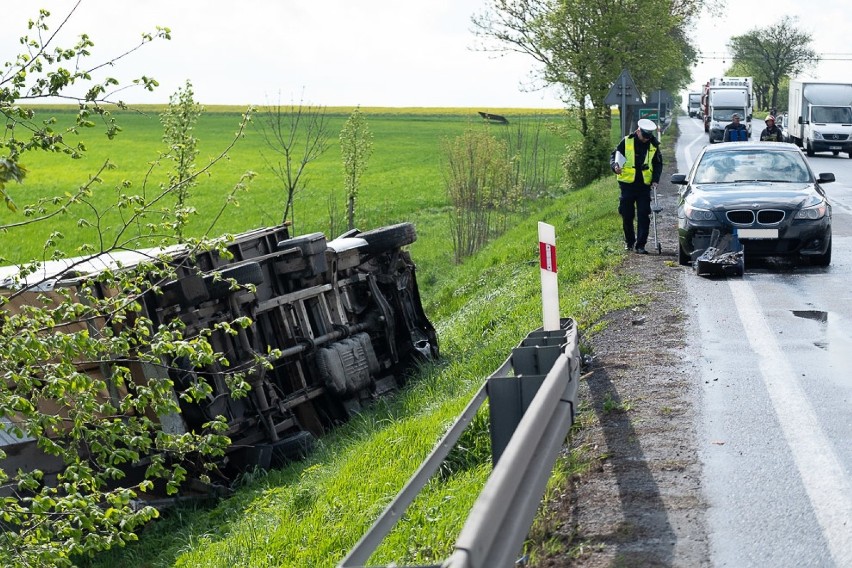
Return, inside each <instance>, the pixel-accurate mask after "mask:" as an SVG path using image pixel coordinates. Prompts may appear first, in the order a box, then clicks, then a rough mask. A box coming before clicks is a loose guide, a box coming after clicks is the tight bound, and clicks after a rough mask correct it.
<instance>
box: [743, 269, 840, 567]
mask: <svg viewBox="0 0 852 568" xmlns="http://www.w3.org/2000/svg"><path fill="white" fill-rule="evenodd" d="M728 283H729V285H730V289H731V293H732V294H733V298H734V303H735V304H736V306H737V312H738V313H739V316H740V320H741V321H742V324H743V328H744V329H745V333H746V337H747V338H748V342H749V343H750V344H751V348H752V349H753V350H754V352H755V353H756V354H757V355H758V358H759V363H760V373H761V376H762V378H763V383H764V385H765V386H766V391H767V393H769V399H770V401H771V402H772V406H773V407H774V408H775V414H776V415H777V416H778V422H779V423H780V425H781V430H782V432H783V433H784V437H785V438H786V439H787V444H788V445H789V447H790V451H791V452H792V454H793V459H794V460H795V462H796V467H797V468H798V469H799V475H800V476H801V478H802V482H803V483H804V486H805V490H806V491H807V493H808V498H809V499H810V501H811V506H812V507H813V510H814V514H815V515H816V518H817V520H818V521H819V524H820V526H821V527H822V532H823V535H824V536H825V539H826V541H827V542H828V547H829V550H830V552H831V556H832V558H834V561H835V563H836V564H837V565H838V566H852V487H850V483H849V480H848V479H847V477H846V475H845V474H844V471H843V467H842V466H841V464H840V461H839V460H838V459H837V456H836V454H835V453H834V451H833V449H832V447H831V445H830V444H829V441H828V439H827V438H826V436H825V434H824V433H823V431H822V429H821V428H820V425H819V422H818V421H817V416H816V413H815V412H814V410H813V408H812V407H811V405H810V404H809V403H808V400H807V398H806V396H805V393H804V392H803V390H802V387H801V385H800V384H799V380H798V378H797V376H796V374H795V373H794V372H793V370H792V369H791V368H790V365H789V363H788V362H787V359H786V358H785V355H784V352H783V351H782V350H781V348H780V347H779V346H778V343H777V342H776V341H775V338H774V336H775V334H774V333H773V332H772V331H771V330H770V328H769V325H768V324H767V322H766V319H765V318H764V317H763V314H762V313H761V312H760V309H759V308H758V300H757V297H756V296H755V293H754V291H753V290H752V287H751V285H750V284H749V282H748V280H739V279H731V280H728ZM756 426H758V425H756Z"/></svg>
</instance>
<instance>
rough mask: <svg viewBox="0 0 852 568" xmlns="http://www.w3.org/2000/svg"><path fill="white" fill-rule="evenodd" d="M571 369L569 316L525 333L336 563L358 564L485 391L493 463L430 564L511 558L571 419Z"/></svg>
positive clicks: (487, 567) (574, 360) (454, 566)
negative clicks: (448, 546) (443, 555)
mask: <svg viewBox="0 0 852 568" xmlns="http://www.w3.org/2000/svg"><path fill="white" fill-rule="evenodd" d="M579 376H580V352H579V345H578V337H577V329H576V327H575V323H574V321H573V320H572V319H570V318H562V319H561V320H560V325H559V329H558V330H552V331H543V330H537V331H534V332H532V333H530V334H529V335H528V336H527V337H526V338H525V339H524V340H523V341H521V343H520V344H518V346H517V347H515V348H514V349H513V350H512V353H511V355H510V356H509V357H508V358H507V359H506V360H505V362H504V363H503V365H502V366H501V367H500V368H499V369H497V370H496V371H495V372H494V373H493V374H491V375H490V376H489V377H488V378H487V379H486V381H485V383H484V384H483V386H482V387H481V388H480V389H479V391H477V393H476V394H475V395H474V396H473V398H472V399H471V401H470V402H469V403H468V405H467V406H466V407H465V409H464V411H463V412H462V413H461V414H460V415H459V417H458V418H457V419H456V421H455V422H454V423H453V425H452V427H451V428H450V429H449V431H448V432H447V433H446V434H445V435H444V437H443V438H442V439H441V440H440V441H439V442H438V444H437V445H436V446H435V449H434V450H433V451H432V453H431V454H430V455H429V456H428V457H427V458H426V460H425V461H424V462H423V463H422V464H421V465H420V467H419V468H418V469H417V471H416V472H415V474H414V475H413V476H412V477H411V479H410V480H409V481H408V483H406V485H405V487H403V488H402V490H401V491H400V492H399V494H398V495H397V496H396V498H395V499H394V500H393V501H392V502H391V503H390V505H388V507H387V508H386V509H385V511H384V512H383V513H382V514H381V515H380V516H379V518H378V519H377V520H376V522H375V523H374V524H373V526H372V527H371V528H370V530H369V531H368V532H367V533H366V534H365V535H364V536H363V537H362V538H361V540H360V541H359V542H358V543H357V544H356V545H355V547H354V548H353V549H352V550H351V551H350V552H349V554H348V555H347V556H346V558H344V559H343V560H342V561H341V562H340V563H339V564H338V568H355V567H362V566H364V565H365V563H366V562H367V561H368V560H369V558H370V556H371V555H372V554H373V552H374V551H375V550H376V548H377V547H378V546H379V544H381V542H382V540H383V539H384V538H385V537H386V536H387V535H388V533H390V531H391V530H392V529H393V527H394V525H395V524H396V523H397V521H398V520H399V519H400V518H401V517H402V516H403V514H404V513H405V511H406V509H407V508H408V506H409V505H410V504H411V503H412V502H413V501H414V499H415V498H416V497H417V495H418V494H419V493H420V491H421V490H422V489H423V487H424V486H425V485H426V483H427V482H428V481H429V479H430V478H431V477H432V475H434V473H435V472H436V471H437V470H438V468H439V467H440V466H441V463H442V462H443V461H444V459H445V458H446V457H447V455H448V454H449V452H450V450H452V448H453V447H454V446H455V444H456V443H457V442H458V440H459V438H460V436H461V435H462V433H463V432H464V430H465V428H466V427H467V426H468V425H469V424H470V422H471V421H472V420H473V418H474V416H475V415H476V412H477V410H478V409H479V407H480V406H481V405H482V403H483V402H484V401H485V399H486V398H488V400H489V406H490V427H491V439H492V457H493V461H494V464H495V465H494V469H493V471H492V472H491V475H490V476H489V477H488V480H487V481H486V483H485V486H484V488H483V490H482V492H481V493H480V495H479V498H478V499H477V501H476V502H475V503H474V505H473V507H472V509H471V511H470V514H469V515H468V518H467V522H466V523H465V525H464V527H463V528H462V531H461V533H460V534H459V537H458V540H457V541H456V544H455V547H454V552H453V553H452V555H451V556H450V557H449V558H448V559H447V560H446V561H445V562H444V563H442V564H440V565H438V564H435V565H433V566H435V567H436V568H437V567H438V566H442V567H445V568H499V567H502V566H506V567H510V566H514V564H515V560H516V559H517V556H518V554H519V553H520V550H521V547H522V546H523V542H524V539H525V538H526V536H527V534H528V532H529V528H530V526H531V525H532V521H533V518H534V517H535V513H536V511H537V509H538V507H539V504H540V503H541V498H542V496H543V494H544V489H545V487H546V485H547V480H548V479H549V478H550V474H551V471H552V469H553V465H554V463H555V462H556V457H557V455H558V454H559V451H560V449H561V448H562V445H563V442H564V441H565V437H566V436H567V434H568V430H569V428H570V427H571V424H573V422H574V414H575V408H576V397H577V383H578V380H579ZM393 566H399V565H398V564H393ZM423 568H425V567H423Z"/></svg>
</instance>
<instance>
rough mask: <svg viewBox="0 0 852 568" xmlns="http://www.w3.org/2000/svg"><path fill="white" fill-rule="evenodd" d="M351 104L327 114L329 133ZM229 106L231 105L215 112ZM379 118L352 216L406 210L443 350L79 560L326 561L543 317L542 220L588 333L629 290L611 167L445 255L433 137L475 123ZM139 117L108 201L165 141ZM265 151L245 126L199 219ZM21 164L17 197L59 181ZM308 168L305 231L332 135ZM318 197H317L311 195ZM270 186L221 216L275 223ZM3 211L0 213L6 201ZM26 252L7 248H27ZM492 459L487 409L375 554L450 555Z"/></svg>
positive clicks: (91, 161) (149, 563)
mask: <svg viewBox="0 0 852 568" xmlns="http://www.w3.org/2000/svg"><path fill="white" fill-rule="evenodd" d="M365 112H366V109H365ZM491 112H497V110H493V109H492V110H491ZM347 114H348V113H341V115H340V116H339V117H336V118H335V120H337V121H338V122H337V123H334V125H333V126H332V131H333V132H336V131H337V130H334V129H335V128H338V125H342V122H343V121H344V120H345V117H346V115H347ZM506 114H507V115H509V113H508V112H507V113H506ZM225 116H227V113H222V114H220V115H219V117H220V118H222V117H225ZM383 116H384V115H378V114H377V115H376V116H373V115H371V114H369V113H368V114H367V117H368V122H369V125H370V128H371V130H372V131H373V135H374V143H375V146H374V148H375V150H374V154H373V158H372V159H371V161H370V166H369V170H368V174H367V175H366V176H365V177H364V188H365V189H364V192H363V194H362V196H361V201H360V209H359V218H360V219H362V220H363V222H364V223H365V225H363V226H364V227H365V228H369V227H372V226H379V225H383V224H389V223H392V222H398V221H402V220H408V221H413V222H414V223H415V225H416V226H417V230H418V241H417V242H416V243H414V244H413V245H412V246H411V249H412V256H413V258H414V260H415V262H416V263H417V265H418V274H419V279H420V283H421V293H422V296H423V301H424V307H425V310H426V312H427V314H428V315H429V317H430V318H431V320H432V321H433V323H434V324H435V326H436V328H437V330H438V336H439V339H440V342H441V350H442V359H441V361H439V362H437V363H436V364H434V365H430V366H427V367H424V368H422V369H421V370H420V372H419V373H418V374H417V376H415V377H413V378H412V380H411V381H410V382H409V383H408V385H407V387H406V388H404V389H403V390H402V392H400V393H399V394H398V395H397V396H395V397H393V398H389V399H386V400H383V401H381V402H380V403H378V404H376V405H375V406H374V407H373V408H371V409H369V410H368V411H366V412H364V413H363V414H362V415H360V416H359V417H357V418H356V419H354V420H352V421H351V422H349V423H348V424H345V425H343V426H341V427H340V428H338V429H337V430H335V431H334V432H332V433H331V434H330V435H328V436H327V437H325V438H323V439H322V440H321V442H320V443H319V445H318V448H317V450H316V451H315V452H314V453H313V454H312V455H311V456H310V457H309V458H308V459H307V460H305V461H303V462H299V463H295V464H292V465H291V466H289V467H287V468H285V469H282V470H279V471H273V472H268V473H258V474H255V475H254V476H247V477H246V478H244V479H243V480H242V483H241V486H240V487H239V489H238V491H237V492H236V494H235V495H234V496H233V497H231V498H228V499H225V500H222V501H220V502H219V503H216V504H214V505H212V506H208V507H204V506H200V505H197V506H183V507H180V508H177V509H173V510H171V511H168V512H166V513H165V514H164V515H163V518H162V519H160V520H159V521H157V522H156V523H153V524H152V525H151V526H150V527H149V528H148V529H147V530H146V531H145V532H144V533H143V534H142V535H141V539H140V542H138V543H135V544H133V545H130V546H128V547H126V548H124V549H118V550H115V551H111V552H108V553H104V554H102V555H100V556H99V557H97V558H96V559H94V560H93V561H91V562H89V561H83V562H82V563H83V564H86V565H91V566H115V565H121V566H140V567H141V566H145V567H155V566H186V567H190V566H191V567H196V566H209V567H216V566H221V567H234V566H251V567H266V566H270V567H271V566H311V567H323V566H334V565H335V564H336V563H337V562H338V561H339V560H340V559H341V558H342V557H343V556H344V555H345V554H346V552H347V551H348V550H349V549H350V548H351V547H352V546H353V545H354V544H355V542H356V541H357V540H358V539H359V538H360V536H361V535H362V534H363V533H364V532H365V531H366V530H367V528H368V527H369V526H370V525H371V523H372V522H373V520H374V519H375V517H376V516H377V515H378V514H379V513H380V512H381V510H382V509H383V508H384V506H385V505H386V504H387V503H388V502H389V501H390V499H392V498H393V496H394V495H395V494H396V492H397V491H398V490H399V489H400V488H401V487H402V486H403V485H404V483H405V482H406V481H407V480H408V478H409V477H410V476H411V474H412V473H413V472H414V471H415V470H416V468H417V467H418V466H419V464H420V463H421V461H422V460H423V459H424V458H425V457H426V455H428V453H429V452H430V451H431V449H432V447H433V445H434V444H435V442H436V440H438V438H439V437H440V436H441V434H442V433H443V432H444V431H445V429H446V428H447V427H448V426H449V424H450V423H451V422H452V421H453V420H454V419H455V417H456V416H457V415H458V414H459V412H460V411H461V410H462V408H463V407H464V406H465V404H466V403H467V401H468V400H469V398H470V396H471V395H472V394H473V393H474V392H475V391H476V390H477V389H478V387H479V385H480V384H481V383H482V381H483V380H484V378H485V377H486V376H487V375H488V374H490V373H491V372H492V371H493V370H494V369H496V368H497V367H498V366H499V364H500V363H501V362H502V361H503V360H504V359H505V357H506V356H507V355H508V353H509V351H510V349H511V348H512V347H513V346H514V345H516V344H517V343H518V341H519V340H520V339H522V338H523V337H524V336H525V335H526V334H527V333H528V332H529V331H531V330H533V329H535V328H537V327H539V326H540V321H541V315H540V312H541V300H540V294H539V268H538V237H537V221H544V222H547V223H550V224H553V225H554V226H555V228H556V234H557V251H558V264H559V282H560V305H561V312H562V314H563V315H564V316H571V317H574V318H575V319H576V320H577V322H578V323H579V326H580V328H581V330H582V332H583V333H589V332H591V331H593V330H594V329H595V328H596V327H597V326H598V325H599V321H600V318H601V316H602V315H603V314H605V313H606V312H608V311H610V310H613V309H618V308H620V307H624V306H627V305H631V304H632V303H633V302H635V301H637V300H636V299H635V298H632V297H631V296H630V286H629V281H628V280H627V278H626V277H624V276H620V275H618V274H617V272H616V268H617V266H618V265H619V263H620V262H621V260H622V259H623V257H624V252H623V250H622V247H621V237H620V228H619V224H620V223H619V220H618V217H617V214H616V206H617V190H616V187H615V184H614V183H613V182H612V180H605V181H602V182H597V183H595V184H592V185H591V186H589V187H586V188H583V189H580V190H576V191H571V192H561V191H556V190H554V192H553V194H552V195H550V196H548V197H547V198H542V199H538V200H536V201H533V202H531V203H527V204H526V205H525V208H524V210H523V211H521V212H519V213H517V214H516V215H515V216H514V217H513V220H512V222H511V223H510V225H511V226H512V228H511V229H510V230H509V231H508V232H507V233H506V234H505V235H503V236H502V237H500V238H499V239H497V240H495V241H494V242H492V243H491V244H490V245H489V246H488V247H487V248H486V249H484V250H483V251H481V252H480V253H479V254H477V255H476V256H475V257H473V258H471V259H469V260H467V261H466V262H465V263H464V264H462V265H454V264H453V263H452V262H451V258H452V251H451V246H450V243H449V239H448V237H447V226H448V225H447V223H448V219H449V207H448V204H447V201H446V197H445V195H444V192H443V186H442V179H441V170H440V163H441V156H440V144H439V141H440V139H441V137H444V136H454V135H457V134H460V133H461V132H462V131H463V129H464V128H466V127H468V126H469V125H471V124H473V123H474V121H472V120H471V119H470V118H469V117H466V116H461V115H445V114H439V115H437V116H435V115H431V114H420V115H411V114H402V115H397V116H391V113H388V115H387V117H386V118H383ZM231 118H232V121H231V122H220V121H212V120H211V121H209V122H207V121H205V122H203V123H200V124H199V127H198V129H197V136H198V137H199V138H200V139H201V140H202V141H204V140H213V139H215V140H219V141H221V140H223V139H224V138H226V137H227V135H228V133H229V132H232V131H233V125H235V124H236V121H237V113H234V114H233V116H232V117H231ZM512 118H513V117H512V116H511V115H510V119H512ZM138 120H142V118H141V115H140V118H138ZM147 120H149V122H148V123H146V124H148V127H147V130H145V128H142V130H143V131H146V132H147V134H146V135H145V136H137V135H136V134H134V137H133V140H132V141H131V140H129V137H127V139H126V140H125V141H122V142H121V144H125V146H119V148H120V150H118V151H116V150H115V146H114V145H112V146H110V148H112V149H111V150H110V151H109V155H110V156H113V158H112V160H113V161H114V162H116V163H117V164H118V166H119V171H118V172H116V177H115V178H114V179H110V180H105V181H104V183H103V184H101V185H102V187H103V188H104V189H103V191H104V192H105V194H106V195H105V198H106V197H108V194H109V192H110V191H111V189H110V188H111V187H113V186H114V185H117V184H118V182H119V181H120V180H121V179H142V178H140V177H139V176H142V175H144V172H145V170H146V169H147V165H146V164H145V163H141V164H140V163H139V160H138V158H136V159H132V158H131V157H132V156H133V155H136V156H139V155H147V154H148V153H149V152H154V153H156V150H157V149H158V148H159V146H160V145H161V143H160V142H159V137H160V135H159V132H158V131H157V130H156V128H153V127H151V122H150V117H149V118H148V119H147ZM214 123H215V124H214ZM228 124H230V125H231V126H227V125H228ZM476 124H478V122H476ZM228 128H230V130H228ZM125 130H126V132H127V133H129V132H136V127H134V126H132V125H129V124H127V123H125ZM338 130H339V128H338ZM215 133H218V134H215ZM122 136H124V135H122ZM551 142H552V144H553V145H552V146H551V148H554V149H559V150H561V146H562V145H563V144H564V142H563V141H559V140H551ZM207 147H208V146H207V143H206V142H205V148H207ZM261 151H263V148H262V145H261V144H260V142H259V141H258V139H257V138H256V137H254V138H253V137H252V135H251V134H249V135H247V136H246V140H245V141H244V142H241V144H240V145H238V146H237V148H235V149H234V150H233V151H232V152H231V158H230V160H229V161H228V162H227V163H226V164H223V166H224V168H223V169H220V168H217V170H216V173H215V181H213V180H211V182H210V183H206V182H205V184H204V185H199V187H198V188H196V189H195V190H194V191H193V194H194V195H196V196H197V197H198V199H199V201H198V202H196V207H198V209H199V211H201V212H202V213H201V216H203V215H204V209H203V207H201V206H200V205H199V203H200V202H201V199H202V198H203V199H204V200H207V199H209V200H210V202H211V203H213V204H215V202H216V199H219V196H220V195H221V192H222V191H223V190H225V189H226V187H225V185H226V183H231V181H227V182H226V181H225V180H231V179H232V178H233V179H236V178H237V177H238V176H239V175H240V174H241V173H242V172H243V171H245V170H246V169H253V170H256V171H259V172H262V171H264V166H263V162H262V158H261V157H260V152H261ZM203 152H204V150H203V151H202V155H204V153H203ZM115 156H123V158H118V159H117V158H115ZM105 157H106V154H103V155H97V154H95V153H94V152H93V153H91V154H89V156H88V157H87V158H86V159H85V160H84V161H81V162H74V163H72V164H71V165H67V160H66V161H65V164H66V165H67V167H68V169H67V170H63V174H62V177H63V178H64V179H72V178H75V177H76V178H78V179H79V176H83V175H85V174H86V173H87V172H91V171H92V170H91V168H92V166H93V165H97V164H99V162H100V161H101V159H105ZM28 165H29V166H30V169H31V173H30V175H29V177H28V178H27V183H26V184H25V185H24V186H20V187H15V188H12V189H13V191H14V192H15V195H16V200H18V201H19V202H21V201H26V199H21V197H23V196H22V195H21V194H20V193H18V192H19V191H20V192H34V193H31V194H30V196H32V195H35V194H36V193H37V194H40V195H44V194H47V192H48V191H54V190H56V189H61V187H59V186H57V185H54V182H56V183H59V181H57V180H53V179H51V175H50V173H49V172H47V171H45V169H44V168H43V167H42V165H41V164H40V163H38V162H36V161H33V162H31V163H30V164H28ZM81 165H82V167H81ZM555 165H556V166H557V167H558V163H557V164H555ZM315 166H316V167H315V168H312V172H311V184H310V185H309V188H308V189H307V190H306V191H305V195H303V196H301V198H300V202H299V203H300V205H297V207H298V208H297V214H296V223H297V228H298V229H299V231H298V232H300V233H305V232H310V231H314V230H319V231H326V229H327V226H324V225H327V219H326V218H327V216H328V209H327V207H325V206H324V203H325V202H327V193H328V192H329V188H330V187H333V186H334V187H337V186H339V185H340V183H339V178H340V171H339V170H340V166H339V153H338V151H337V149H336V148H335V147H332V149H331V150H330V151H329V152H328V153H327V155H326V156H325V157H324V158H323V159H322V160H320V161H318V162H317V163H316V164H315ZM75 168H76V169H75ZM223 170H224V171H223ZM112 174H113V172H111V173H110V175H112ZM55 175H56V174H55V172H54V176H55ZM267 176H268V174H267ZM261 180H264V181H263V182H262V183H261ZM66 183H67V182H66ZM34 185H35V186H36V188H35V189H33V186H34ZM323 191H325V194H322V192H323ZM42 192H44V193H42ZM314 194H317V195H318V196H319V197H318V198H316V199H310V197H311V196H312V195H314ZM320 194H322V195H320ZM277 197H278V193H277V192H276V189H275V184H274V183H273V182H271V181H269V180H267V179H264V176H261V177H259V179H258V180H256V181H255V182H254V183H253V184H252V187H251V189H250V190H249V192H248V193H247V194H244V195H243V196H242V197H241V202H240V208H239V209H238V210H237V211H236V213H237V214H234V215H232V216H230V217H228V218H227V219H226V220H225V225H224V226H223V227H222V228H221V229H223V230H227V231H239V230H244V229H246V228H250V227H252V226H257V225H261V224H269V223H274V222H277V221H278V218H277V215H279V213H277V212H276V211H275V207H272V206H270V203H273V204H274V203H276V202H277V201H276V199H277ZM4 215H7V216H6V217H2V218H0V224H1V223H4V222H8V215H9V214H8V213H5V212H4ZM69 219H70V220H71V221H72V224H71V225H69V228H67V229H63V231H64V232H67V233H68V234H67V236H66V240H67V242H69V243H71V242H73V240H74V239H82V238H83V237H84V236H83V235H79V234H76V232H75V228H74V226H73V216H70V215H69ZM3 238H4V239H6V236H4V237H3ZM31 240H38V239H37V237H33V238H32V239H31ZM20 244H21V245H22V247H23V244H24V243H20ZM7 250H9V247H5V248H4V254H6V255H7V257H8V256H9V253H8V252H5V251H7ZM24 250H25V249H24V248H21V249H19V250H18V252H16V253H15V254H17V255H22V256H23V257H26V256H27V255H31V254H32V253H31V252H24ZM37 250H38V248H36V251H37ZM489 472H490V448H489V441H488V433H487V420H486V418H485V413H484V411H483V412H480V415H479V417H478V419H477V420H476V421H475V423H474V425H473V426H472V427H471V428H470V429H469V431H468V432H467V433H466V435H465V436H464V438H463V440H462V443H461V444H460V447H459V448H458V449H457V450H455V451H454V452H453V454H452V456H451V458H450V459H449V460H448V461H447V462H446V463H445V465H444V467H443V469H442V472H441V473H440V475H439V476H438V477H437V478H436V479H434V480H433V481H432V482H431V483H430V485H429V486H428V487H427V490H426V491H424V493H423V494H422V495H421V496H420V498H419V499H418V500H417V501H416V502H415V503H414V504H413V506H412V507H411V509H410V510H409V511H408V512H407V513H406V515H405V516H404V518H403V519H402V521H401V522H400V523H399V525H398V527H397V528H396V530H395V531H394V532H393V533H392V534H391V535H390V536H389V537H388V538H387V539H386V540H385V542H384V543H383V545H382V546H381V548H380V549H379V551H378V552H377V553H376V555H374V557H373V558H372V559H371V563H372V564H382V563H389V562H391V561H396V562H399V563H400V564H415V563H430V562H440V560H441V559H443V558H445V557H446V556H448V554H449V553H450V551H451V550H452V545H453V543H454V541H455V539H456V537H457V535H458V532H459V530H460V529H461V527H462V525H463V523H464V520H465V518H466V516H467V512H468V511H469V508H470V505H471V504H472V503H473V501H474V500H475V499H476V496H477V495H478V493H479V491H480V490H481V488H482V485H483V483H484V482H485V479H486V478H487V476H488V474H489ZM562 474H563V475H564V472H562ZM556 475H557V476H558V475H560V473H559V472H557V474H556Z"/></svg>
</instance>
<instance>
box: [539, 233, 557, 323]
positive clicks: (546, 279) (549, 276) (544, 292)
mask: <svg viewBox="0 0 852 568" xmlns="http://www.w3.org/2000/svg"><path fill="white" fill-rule="evenodd" d="M538 249H539V256H540V258H541V306H542V315H543V321H544V326H543V329H544V331H555V330H558V329H559V287H558V282H557V280H556V230H555V229H554V228H553V225H548V224H547V223H542V222H540V221H539V223H538Z"/></svg>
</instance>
